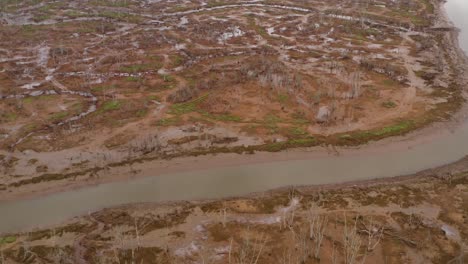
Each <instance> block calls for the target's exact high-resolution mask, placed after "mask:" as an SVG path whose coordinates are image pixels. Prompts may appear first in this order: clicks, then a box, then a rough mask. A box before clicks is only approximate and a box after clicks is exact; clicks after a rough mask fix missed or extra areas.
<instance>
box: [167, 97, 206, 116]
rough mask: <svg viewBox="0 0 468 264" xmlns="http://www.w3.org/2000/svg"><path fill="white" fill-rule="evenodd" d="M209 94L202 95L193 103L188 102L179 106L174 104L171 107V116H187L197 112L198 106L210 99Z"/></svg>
mask: <svg viewBox="0 0 468 264" xmlns="http://www.w3.org/2000/svg"><path fill="white" fill-rule="evenodd" d="M208 95H209V93H208V94H205V95H202V96H200V97H198V98H196V99H194V100H192V101H189V102H186V103H179V104H173V105H171V109H170V110H169V113H170V114H175V115H183V114H187V113H190V112H193V111H195V110H196V108H197V106H198V105H199V104H200V103H202V102H203V101H205V100H206V98H207V97H208Z"/></svg>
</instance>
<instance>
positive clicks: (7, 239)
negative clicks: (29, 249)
mask: <svg viewBox="0 0 468 264" xmlns="http://www.w3.org/2000/svg"><path fill="white" fill-rule="evenodd" d="M15 242H16V237H14V236H6V237H0V245H1V244H11V243H15Z"/></svg>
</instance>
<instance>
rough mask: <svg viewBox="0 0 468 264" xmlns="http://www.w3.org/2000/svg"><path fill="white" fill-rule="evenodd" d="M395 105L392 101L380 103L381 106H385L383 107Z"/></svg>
mask: <svg viewBox="0 0 468 264" xmlns="http://www.w3.org/2000/svg"><path fill="white" fill-rule="evenodd" d="M396 106H397V104H396V103H395V102H393V101H385V102H383V103H382V107H385V108H395V107H396Z"/></svg>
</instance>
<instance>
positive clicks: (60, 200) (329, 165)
mask: <svg viewBox="0 0 468 264" xmlns="http://www.w3.org/2000/svg"><path fill="white" fill-rule="evenodd" d="M446 10H447V13H448V15H449V17H450V19H451V20H452V21H453V22H454V24H455V25H456V26H457V27H458V28H461V29H463V30H462V31H461V34H460V36H459V40H460V46H461V47H462V48H463V49H464V50H465V51H468V34H467V31H468V20H467V19H466V17H465V16H466V14H468V1H466V0H449V1H448V3H447V4H446ZM363 148H366V147H365V146H364V147H363ZM467 154H468V123H467V122H465V123H464V124H463V125H460V126H459V127H458V128H457V129H456V130H455V131H453V132H449V131H444V132H443V133H441V135H440V136H438V137H437V139H436V140H433V141H430V142H426V143H425V144H419V145H416V146H413V147H411V148H409V149H408V148H405V149H399V150H394V149H391V148H389V150H388V151H382V152H379V153H374V152H363V154H360V155H341V156H327V157H322V158H316V159H310V160H291V161H282V162H272V163H263V164H253V165H243V166H232V167H222V168H216V169H209V170H200V171H193V172H184V173H170V174H165V175H158V176H156V177H147V178H139V179H135V180H131V181H126V182H114V183H108V184H102V185H98V186H95V187H89V188H84V189H79V190H75V191H67V192H62V193H57V194H52V195H48V196H45V197H41V198H36V199H30V200H19V201H6V202H2V203H0V233H4V232H16V231H21V230H25V229H30V228H33V227H42V226H49V225H52V224H57V223H60V222H61V221H63V220H65V219H67V218H70V217H73V216H76V215H79V214H83V213H86V212H88V211H93V210H97V209H99V208H102V207H110V206H115V205H120V204H126V203H137V202H161V201H171V200H172V201H175V200H193V199H204V198H221V197H229V196H238V195H245V194H248V193H252V192H261V191H265V190H269V189H273V188H278V187H282V186H290V185H312V184H329V183H340V182H345V181H356V180H365V179H373V178H383V177H390V176H396V175H405V174H410V173H414V172H417V171H420V170H423V169H427V168H431V167H436V166H440V165H443V164H447V163H450V162H454V161H456V160H458V159H460V158H462V157H464V156H465V155H467Z"/></svg>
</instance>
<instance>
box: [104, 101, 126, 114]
mask: <svg viewBox="0 0 468 264" xmlns="http://www.w3.org/2000/svg"><path fill="white" fill-rule="evenodd" d="M121 106H122V102H120V101H117V100H112V101H107V102H105V103H104V104H103V105H102V108H101V110H102V111H104V112H107V111H112V110H118V109H120V107H121Z"/></svg>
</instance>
